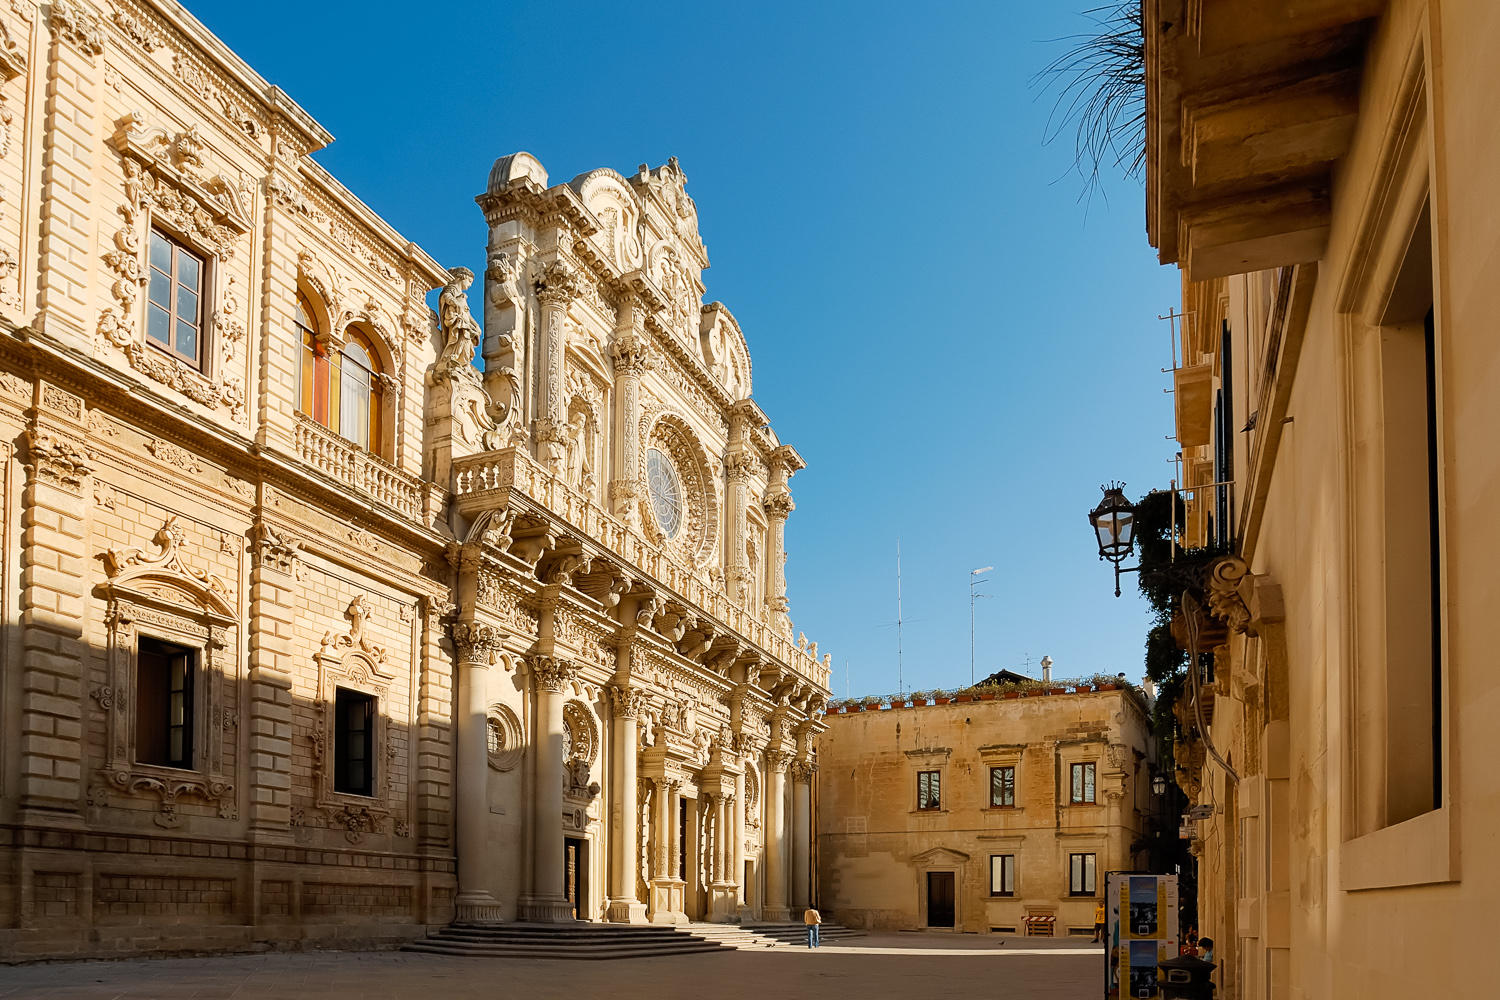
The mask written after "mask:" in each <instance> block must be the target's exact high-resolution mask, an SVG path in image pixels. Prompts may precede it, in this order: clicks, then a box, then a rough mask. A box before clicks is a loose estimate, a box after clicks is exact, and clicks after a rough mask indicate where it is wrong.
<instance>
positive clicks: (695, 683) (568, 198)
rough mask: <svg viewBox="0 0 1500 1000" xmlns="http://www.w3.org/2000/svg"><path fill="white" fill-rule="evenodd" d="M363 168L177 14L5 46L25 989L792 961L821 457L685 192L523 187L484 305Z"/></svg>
mask: <svg viewBox="0 0 1500 1000" xmlns="http://www.w3.org/2000/svg"><path fill="white" fill-rule="evenodd" d="M331 139H332V137H331V136H330V135H329V134H328V133H327V132H326V131H325V130H324V129H323V128H322V127H321V126H319V125H318V124H317V122H316V121H314V120H313V119H312V118H311V117H310V116H309V115H308V114H307V113H306V112H304V111H303V110H302V109H301V108H300V107H298V106H297V105H296V104H295V103H294V102H293V101H292V100H291V99H290V98H289V97H288V96H287V95H286V94H285V93H284V92H282V91H281V90H280V89H279V88H276V87H273V86H270V85H269V84H267V83H266V81H265V80H263V79H262V78H261V77H259V76H258V75H257V74H256V73H255V72H254V70H253V69H251V68H250V67H249V66H247V65H246V64H245V63H244V62H243V61H242V60H241V59H239V58H238V57H237V56H236V55H235V54H234V53H233V52H231V51H230V50H229V49H228V48H227V47H225V46H224V45H223V43H222V42H220V41H219V40H218V39H216V38H215V37H214V36H213V35H212V34H210V33H209V32H208V31H207V30H206V29H205V28H204V27H203V26H202V25H201V24H200V23H199V22H198V21H196V20H195V19H194V18H193V17H192V16H191V14H189V13H188V12H187V11H186V10H184V9H183V8H182V7H181V6H179V5H178V4H177V3H175V2H172V0H114V2H109V3H102V2H101V3H94V2H92V0H52V2H50V3H46V4H40V5H39V4H37V3H34V2H33V0H8V2H7V3H5V4H0V331H3V333H0V430H3V433H0V497H3V499H4V504H5V508H4V509H5V516H4V528H3V532H0V558H3V563H4V566H5V573H4V575H3V577H0V608H3V614H4V622H5V627H4V630H3V634H0V870H3V872H4V877H3V878H0V959H3V958H25V957H41V956H54V955H64V954H101V955H103V954H120V953H142V952H151V951H173V950H187V949H192V950H201V949H212V948H225V949H233V948H245V947H253V946H256V945H260V944H265V943H271V944H278V945H281V944H298V943H304V942H339V943H344V944H353V943H370V942H388V941H397V940H401V939H402V938H406V937H411V936H413V935H414V934H417V933H420V931H421V928H423V927H425V926H430V925H433V924H442V923H446V922H448V921H450V920H454V919H462V920H515V919H520V920H531V921H568V920H574V919H580V920H609V921H618V922H646V921H653V922H659V923H677V922H683V921H688V920H700V919H701V920H717V921H730V920H735V919H747V918H749V919H761V920H785V919H787V917H788V914H789V911H790V909H791V908H794V907H798V906H801V905H804V904H805V903H806V902H807V901H808V900H809V898H810V891H811V890H810V886H811V885H812V880H813V872H812V870H811V855H812V844H813V842H814V838H813V809H812V802H811V780H812V775H813V771H814V769H815V766H816V765H815V760H816V741H817V737H818V734H819V733H820V732H821V731H822V729H823V723H822V722H821V721H820V720H821V716H822V713H823V710H824V707H825V704H826V699H827V695H828V675H829V664H828V658H827V657H826V656H825V657H823V658H822V659H819V657H818V654H817V648H816V645H815V644H809V643H808V642H807V641H806V640H805V639H804V638H802V637H800V636H796V634H795V633H794V630H793V627H792V623H791V620H790V618H789V614H788V611H789V609H788V604H787V598H786V577H785V571H784V563H785V556H786V553H785V544H784V539H785V535H784V529H785V524H786V520H787V518H788V516H789V515H790V513H791V511H792V509H793V506H794V505H793V503H792V497H791V492H790V489H789V481H790V479H791V477H792V476H793V475H794V474H795V473H796V472H797V471H799V470H800V469H801V468H802V467H803V461H802V459H801V458H800V457H799V456H798V454H797V452H796V451H795V450H794V449H793V448H792V447H790V446H789V445H786V444H783V443H782V442H781V441H780V440H779V438H778V437H777V436H776V434H775V433H774V431H772V430H771V428H770V426H769V420H768V418H767V417H766V415H765V414H764V413H763V412H762V411H761V410H760V408H759V407H758V406H757V405H756V404H755V402H754V401H753V398H752V393H751V387H752V383H751V366H750V357H749V353H748V350H747V348H746V344H745V340H744V337H743V335H742V334H741V331H740V329H739V327H738V324H737V323H736V321H735V319H734V317H733V315H732V314H731V313H730V312H729V310H728V309H727V308H725V307H724V306H723V305H722V304H720V303H717V302H712V303H709V304H704V286H703V283H702V272H703V271H704V270H705V269H706V268H707V266H708V258H707V254H706V251H705V249H704V245H703V243H702V241H701V239H700V238H699V236H698V229H697V225H698V220H697V210H696V206H695V205H694V203H693V200H692V199H691V198H690V197H689V196H688V195H687V193H686V188H685V185H686V178H685V176H684V174H683V172H682V170H681V168H680V167H679V166H678V164H677V163H676V161H675V160H671V161H669V162H668V163H667V164H666V165H665V166H663V167H660V168H657V169H647V168H646V167H644V166H642V167H641V168H640V169H639V170H638V171H637V172H636V173H635V174H634V175H631V176H624V175H622V174H619V173H616V172H614V171H611V170H595V171H592V172H589V173H586V174H583V175H580V176H579V177H576V178H574V179H573V180H571V181H568V182H566V183H553V182H552V181H550V180H549V178H548V175H547V172H546V170H545V168H544V167H543V166H542V164H541V163H540V162H539V161H538V160H536V159H535V158H534V157H532V156H530V155H528V154H525V153H517V154H514V155H512V156H507V157H503V158H502V159H500V160H498V161H497V162H496V163H495V165H494V168H493V170H492V171H491V173H490V176H489V178H488V181H487V183H486V185H485V189H484V192H483V193H482V194H481V195H480V196H479V198H478V203H479V209H480V211H481V212H482V215H483V219H484V221H485V223H486V225H487V227H488V246H487V254H486V265H485V269H484V274H483V276H482V280H479V281H478V282H477V283H476V281H475V276H474V275H473V274H471V273H470V272H469V271H467V270H466V269H464V268H458V267H455V268H453V269H451V270H449V269H446V268H444V267H442V266H440V265H439V264H438V263H437V262H436V261H435V260H433V259H432V258H431V257H429V256H428V255H427V254H426V253H424V252H423V251H422V250H421V249H420V248H419V247H417V246H416V245H415V244H413V243H411V242H410V241H408V240H406V239H405V238H403V237H402V236H400V235H399V234H398V233H397V232H395V231H394V230H393V229H392V228H391V227H390V226H389V225H388V224H387V223H385V222H384V221H383V220H382V219H380V218H379V217H378V216H377V215H375V213H373V212H372V211H371V210H370V209H369V208H368V207H367V206H365V205H364V204H363V203H362V202H360V201H359V200H358V199H357V198H356V197H355V196H354V195H353V194H352V193H351V192H349V191H348V190H347V189H346V188H344V187H343V186H342V185H341V184H340V183H339V182H338V181H337V180H336V179H335V178H333V177H332V176H331V175H329V174H328V173H327V172H326V171H325V170H323V169H322V168H321V167H320V166H318V164H317V163H316V162H315V161H314V160H313V159H312V158H311V154H313V153H315V152H316V151H317V150H318V149H320V148H322V147H323V146H325V145H327V144H328V143H329V142H330V141H331ZM438 288H441V289H442V291H441V294H440V295H439V296H438V299H437V301H438V309H437V311H436V313H434V311H433V310H432V309H431V308H430V307H429V306H428V304H427V302H428V296H429V293H430V292H432V291H433V290H434V289H438ZM471 295H472V296H473V298H474V299H475V301H474V302H473V303H472V304H471V302H470V296H471ZM476 313H477V316H476ZM481 321H482V325H481Z"/></svg>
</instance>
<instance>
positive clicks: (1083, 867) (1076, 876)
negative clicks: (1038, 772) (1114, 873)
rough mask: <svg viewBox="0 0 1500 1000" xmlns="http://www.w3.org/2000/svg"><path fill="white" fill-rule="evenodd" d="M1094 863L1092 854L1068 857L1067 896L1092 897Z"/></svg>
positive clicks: (1095, 859) (1070, 855)
mask: <svg viewBox="0 0 1500 1000" xmlns="http://www.w3.org/2000/svg"><path fill="white" fill-rule="evenodd" d="M1091 766H1092V765H1091ZM1096 861H1097V856H1096V855H1093V854H1069V855H1068V895H1070V896H1092V895H1094V868H1095V863H1096Z"/></svg>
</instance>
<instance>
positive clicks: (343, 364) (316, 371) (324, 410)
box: [297, 292, 383, 453]
mask: <svg viewBox="0 0 1500 1000" xmlns="http://www.w3.org/2000/svg"><path fill="white" fill-rule="evenodd" d="M297 332H298V333H299V334H300V335H301V337H302V379H301V381H302V393H301V398H300V400H299V402H298V409H300V410H301V411H302V412H303V413H305V414H307V415H308V416H310V417H312V418H313V419H314V420H316V421H317V422H318V423H320V424H322V425H323V426H324V427H327V428H328V429H329V430H331V431H336V432H337V433H338V434H339V435H341V436H342V437H346V438H348V439H349V440H350V441H353V442H354V443H355V444H357V445H359V446H360V447H361V448H364V449H366V450H368V451H373V452H376V453H378V452H379V451H380V449H381V435H380V432H381V427H380V412H381V406H382V402H383V401H382V398H381V385H380V363H379V361H378V360H377V355H376V353H375V349H374V346H373V345H372V344H371V343H370V341H369V339H368V338H367V337H365V335H364V334H362V333H360V332H359V331H358V330H350V331H349V342H348V343H346V344H345V345H344V346H343V348H342V349H339V348H337V347H335V346H333V345H331V344H330V343H329V342H328V341H327V340H325V339H324V338H322V337H321V336H320V335H319V331H318V327H317V321H316V320H314V319H313V311H312V306H311V304H310V303H309V302H308V301H307V299H306V297H304V296H303V295H302V294H301V293H300V292H299V293H298V294H297Z"/></svg>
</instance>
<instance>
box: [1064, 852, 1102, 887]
mask: <svg viewBox="0 0 1500 1000" xmlns="http://www.w3.org/2000/svg"><path fill="white" fill-rule="evenodd" d="M1095 862H1096V856H1095V855H1093V854H1069V855H1068V895H1070V896H1092V895H1094V866H1095Z"/></svg>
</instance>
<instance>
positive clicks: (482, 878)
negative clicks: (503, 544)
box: [453, 621, 560, 921]
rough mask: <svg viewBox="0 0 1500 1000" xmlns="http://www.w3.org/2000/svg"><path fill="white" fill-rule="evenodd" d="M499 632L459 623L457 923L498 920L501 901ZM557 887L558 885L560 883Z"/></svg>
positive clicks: (456, 637) (490, 627) (456, 633)
mask: <svg viewBox="0 0 1500 1000" xmlns="http://www.w3.org/2000/svg"><path fill="white" fill-rule="evenodd" d="M500 638H501V636H500V630H499V629H498V628H496V627H495V626H493V625H481V624H479V623H478V622H472V621H468V622H457V623H455V624H454V626H453V644H454V645H455V646H456V647H457V649H458V706H459V714H458V750H457V753H456V754H455V757H456V759H457V760H456V763H457V772H458V773H457V786H456V788H455V789H454V796H453V800H454V809H455V812H456V820H457V822H456V824H455V826H456V827H457V833H458V898H457V899H456V900H455V903H454V905H455V909H456V912H455V919H457V920H460V921H496V920H499V919H501V907H500V902H499V900H497V899H495V897H494V896H493V895H492V894H491V893H490V889H489V886H490V864H489V861H490V856H489V822H490V801H489V787H490V754H489V674H490V660H491V659H492V658H493V657H494V654H495V653H497V652H499V650H500ZM559 884H560V883H559Z"/></svg>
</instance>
